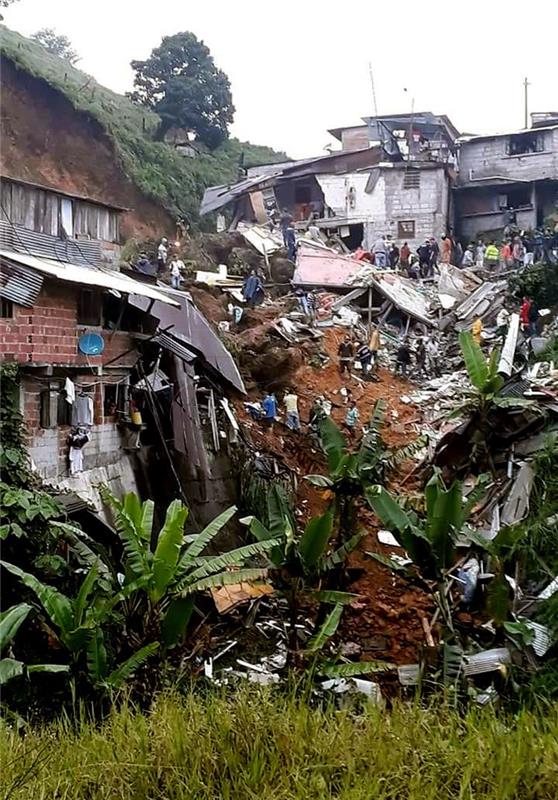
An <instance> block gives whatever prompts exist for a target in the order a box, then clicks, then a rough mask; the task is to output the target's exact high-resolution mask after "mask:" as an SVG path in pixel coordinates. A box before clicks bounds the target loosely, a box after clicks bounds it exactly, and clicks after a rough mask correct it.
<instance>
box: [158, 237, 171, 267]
mask: <svg viewBox="0 0 558 800" xmlns="http://www.w3.org/2000/svg"><path fill="white" fill-rule="evenodd" d="M168 243H169V240H168V239H165V237H164V236H163V238H162V239H161V242H160V244H159V247H158V248H157V272H164V269H165V267H166V265H167V257H168V254H169V250H168Z"/></svg>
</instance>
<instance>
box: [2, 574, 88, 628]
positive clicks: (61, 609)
mask: <svg viewBox="0 0 558 800" xmlns="http://www.w3.org/2000/svg"><path fill="white" fill-rule="evenodd" d="M0 564H2V566H3V567H4V568H5V569H7V570H8V572H11V573H12V575H15V576H16V577H18V578H19V579H20V581H21V582H22V583H23V584H24V586H27V587H28V588H29V589H31V590H32V591H33V592H35V594H36V595H37V597H38V599H39V601H40V603H41V605H42V606H43V608H44V610H45V611H46V613H47V614H48V616H49V617H50V619H51V620H52V622H53V623H54V624H55V625H56V627H57V628H59V629H60V632H61V638H62V639H63V640H64V638H65V636H66V635H67V634H69V633H70V631H72V630H73V629H74V627H75V626H74V614H73V609H72V604H71V602H70V600H69V599H68V598H67V597H66V596H65V595H63V594H62V593H61V592H59V591H57V590H56V589H54V588H53V587H52V586H48V585H47V584H46V583H42V582H41V581H40V580H38V578H36V577H35V576H34V575H31V574H30V573H29V572H24V571H23V570H22V569H20V568H19V567H16V566H15V565H14V564H9V563H8V562H7V561H0Z"/></svg>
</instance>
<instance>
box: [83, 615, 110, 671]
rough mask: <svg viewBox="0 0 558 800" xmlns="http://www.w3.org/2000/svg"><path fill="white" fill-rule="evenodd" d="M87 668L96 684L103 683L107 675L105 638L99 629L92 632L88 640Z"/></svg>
mask: <svg viewBox="0 0 558 800" xmlns="http://www.w3.org/2000/svg"><path fill="white" fill-rule="evenodd" d="M87 668H88V670H89V674H90V675H91V677H92V679H93V680H94V681H95V683H98V682H99V681H101V680H102V679H103V678H104V677H105V675H106V673H107V651H106V647H105V637H104V634H103V631H102V630H101V628H99V627H96V628H94V629H93V630H92V631H90V633H89V637H88V639H87Z"/></svg>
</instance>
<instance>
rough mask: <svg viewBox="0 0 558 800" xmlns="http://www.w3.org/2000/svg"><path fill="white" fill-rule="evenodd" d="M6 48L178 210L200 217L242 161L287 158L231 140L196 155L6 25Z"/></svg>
mask: <svg viewBox="0 0 558 800" xmlns="http://www.w3.org/2000/svg"><path fill="white" fill-rule="evenodd" d="M0 52H1V53H2V54H3V55H4V56H6V57H7V58H9V59H10V60H11V61H13V62H14V64H15V65H16V66H17V67H18V68H19V69H23V70H24V71H25V72H27V73H29V74H30V75H33V76H34V77H36V78H40V79H42V80H44V81H45V82H46V83H48V84H49V85H50V86H52V87H53V88H54V89H57V90H58V91H60V92H61V93H62V94H63V95H64V96H65V97H66V98H67V99H68V100H69V101H70V102H71V103H72V105H73V106H74V108H75V109H76V110H78V111H82V112H85V113H86V114H89V115H91V116H92V117H93V118H94V119H96V120H97V121H98V122H99V123H100V124H101V125H102V127H103V128H104V130H105V131H106V133H107V134H108V136H109V137H110V138H111V140H112V142H113V145H114V148H115V151H116V153H117V155H118V157H119V159H120V161H121V163H122V166H123V169H124V171H125V172H126V174H127V175H128V176H129V177H130V178H131V180H133V181H134V183H136V185H137V186H138V187H139V188H140V189H141V190H142V191H143V192H144V193H145V194H146V195H147V196H148V197H151V198H152V199H153V200H155V201H157V202H159V203H161V205H163V206H164V207H165V208H166V209H167V210H168V211H170V212H171V213H172V214H185V215H186V216H187V217H188V218H189V220H190V221H195V220H196V219H197V216H198V208H199V203H200V200H201V197H202V194H203V190H204V189H205V188H206V187H207V186H211V185H214V184H221V183H227V182H229V181H235V180H236V179H237V173H238V159H239V156H240V154H241V153H242V152H243V153H244V163H245V165H246V166H250V165H251V164H261V163H265V162H272V161H282V160H285V158H286V156H285V154H284V153H277V152H276V151H274V150H272V149H271V148H270V147H262V146H259V145H253V144H250V143H249V142H240V141H239V140H238V139H229V140H228V141H226V142H224V144H223V145H221V146H220V147H218V148H217V149H216V150H214V151H213V152H212V153H202V154H200V155H199V156H198V157H197V158H195V159H191V158H187V157H184V156H181V155H180V154H178V153H177V152H176V151H175V150H174V148H173V147H171V146H169V145H167V144H165V143H164V142H160V141H155V140H154V137H155V135H156V131H157V128H158V125H159V117H158V116H157V115H156V114H154V113H152V112H151V111H149V110H147V109H144V108H140V107H139V106H137V105H135V104H134V103H132V102H131V100H129V99H128V98H127V97H124V96H123V95H119V94H116V93H115V92H111V91H110V89H107V88H106V87H105V86H101V85H100V84H99V83H97V81H95V80H94V78H92V77H91V76H90V75H87V74H86V73H85V72H82V71H81V70H79V69H76V68H75V67H72V66H71V64H69V63H68V62H67V61H65V60H64V59H61V58H58V57H57V56H54V55H51V54H50V53H48V51H47V50H45V49H44V47H42V46H41V45H40V44H38V43H37V42H34V41H32V40H31V39H27V38H25V37H24V36H21V35H20V34H19V33H16V32H15V31H11V30H9V29H8V28H6V27H4V26H1V27H0Z"/></svg>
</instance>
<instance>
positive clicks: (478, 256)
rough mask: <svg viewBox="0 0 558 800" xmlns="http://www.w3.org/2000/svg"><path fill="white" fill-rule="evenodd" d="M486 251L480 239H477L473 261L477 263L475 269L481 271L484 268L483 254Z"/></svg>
mask: <svg viewBox="0 0 558 800" xmlns="http://www.w3.org/2000/svg"><path fill="white" fill-rule="evenodd" d="M485 250H486V245H485V244H484V242H483V240H482V239H479V240H478V242H477V246H476V248H475V260H476V263H477V268H478V269H479V268H480V269H482V267H483V266H484V252H485Z"/></svg>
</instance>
